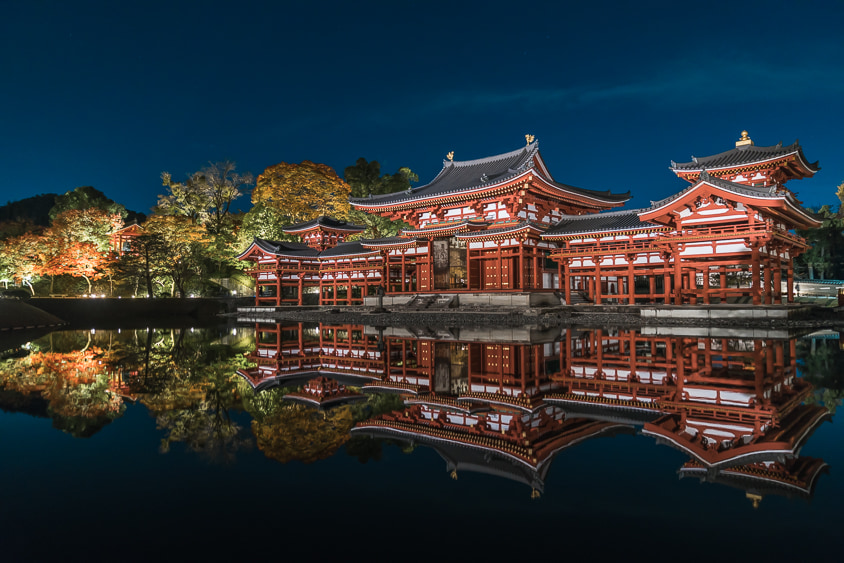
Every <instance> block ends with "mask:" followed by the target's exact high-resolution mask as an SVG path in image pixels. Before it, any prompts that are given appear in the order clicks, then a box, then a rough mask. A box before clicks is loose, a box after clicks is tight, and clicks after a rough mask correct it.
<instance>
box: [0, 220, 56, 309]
mask: <svg viewBox="0 0 844 563" xmlns="http://www.w3.org/2000/svg"><path fill="white" fill-rule="evenodd" d="M0 254H2V257H3V258H2V260H0V267H2V272H0V273H2V275H3V279H18V280H21V282H22V283H24V284H26V285H27V286H28V287H29V291H30V292H32V295H35V288H34V287H32V282H33V281H35V280H36V279H37V278H39V277H40V276H42V275H44V274H43V271H44V266H45V264H46V262H47V260H48V259H49V254H50V250H49V246H48V245H47V238H46V237H44V236H42V235H40V234H37V233H34V232H31V233H25V234H23V235H21V236H19V237H15V238H12V239H9V240H7V241H5V243H4V244H3V249H2V253H0Z"/></svg>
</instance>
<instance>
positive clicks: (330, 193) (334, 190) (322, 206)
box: [252, 160, 350, 223]
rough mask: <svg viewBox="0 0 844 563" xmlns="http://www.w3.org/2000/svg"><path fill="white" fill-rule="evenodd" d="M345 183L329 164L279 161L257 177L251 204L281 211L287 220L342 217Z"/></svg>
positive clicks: (344, 213)
mask: <svg viewBox="0 0 844 563" xmlns="http://www.w3.org/2000/svg"><path fill="white" fill-rule="evenodd" d="M349 191H350V188H349V185H348V184H347V183H346V182H344V181H343V180H341V179H340V178H339V177H338V176H337V174H336V173H335V172H334V170H333V169H332V168H331V167H330V166H326V165H325V164H318V163H315V162H311V161H309V160H305V161H304V162H302V163H301V164H288V163H286V162H282V163H280V164H276V165H274V166H270V167H269V168H267V169H266V170H264V173H263V174H261V175H260V176H258V181H257V183H256V185H255V189H254V190H253V191H252V203H253V204H255V205H257V204H259V203H261V204H264V205H265V206H268V207H272V208H273V209H275V210H277V211H279V212H281V214H282V215H283V216H284V217H285V218H286V219H287V221H286V222H288V223H295V222H299V221H307V220H310V219H315V218H316V217H319V216H320V215H328V216H331V217H334V218H335V219H346V218H347V217H348V214H349Z"/></svg>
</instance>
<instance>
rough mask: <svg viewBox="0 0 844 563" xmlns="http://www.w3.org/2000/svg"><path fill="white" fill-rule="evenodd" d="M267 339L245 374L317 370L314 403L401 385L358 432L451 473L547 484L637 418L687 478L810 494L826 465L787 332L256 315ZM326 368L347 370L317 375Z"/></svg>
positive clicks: (752, 491)
mask: <svg viewBox="0 0 844 563" xmlns="http://www.w3.org/2000/svg"><path fill="white" fill-rule="evenodd" d="M256 335H257V338H256V340H257V348H256V350H255V352H253V353H252V354H250V356H249V357H250V359H252V360H253V361H256V362H257V363H258V365H257V366H256V367H255V368H253V369H251V370H244V371H241V372H240V373H241V375H242V376H243V377H244V378H246V379H247V381H249V382H250V384H251V385H252V386H253V387H255V388H256V389H263V388H266V387H269V386H273V385H278V384H282V383H284V382H286V381H290V382H292V383H297V384H302V383H303V382H304V381H307V380H312V381H311V383H309V384H308V385H307V386H306V387H305V388H304V389H302V390H301V391H298V392H297V393H298V395H299V396H300V398H302V397H304V398H307V397H311V398H312V402H314V403H315V404H317V403H319V402H320V400H321V399H315V398H314V397H315V395H319V394H320V393H322V396H323V397H326V398H327V397H328V396H329V395H330V392H331V390H339V389H340V388H341V386H340V385H339V384H338V383H336V382H338V381H342V382H346V383H347V384H348V383H351V384H357V385H362V390H363V391H364V392H367V393H383V392H389V393H398V394H400V395H401V396H402V397H403V398H404V405H405V408H404V409H403V410H400V411H395V412H392V413H390V414H384V415H381V416H377V417H375V418H372V419H370V420H367V421H364V422H360V423H359V424H358V425H357V427H356V428H355V430H354V431H353V433H361V434H364V435H370V436H377V437H389V438H392V439H399V440H405V441H410V442H414V443H421V444H426V445H429V446H431V447H433V448H435V449H436V450H437V451H438V452H439V453H440V455H441V456H442V457H443V458H444V459H446V461H447V464H448V467H449V470H452V469H457V470H459V469H460V468H463V469H470V470H471V471H486V472H488V473H494V474H498V475H507V476H508V477H510V478H513V479H516V480H518V481H520V482H525V483H529V484H530V485H531V487H532V488H533V489H535V490H536V491H542V490H543V482H544V476H545V474H546V472H547V470H548V466H549V464H550V462H551V460H552V459H553V457H554V456H555V455H556V454H557V453H558V452H560V451H561V450H563V449H565V448H568V447H570V446H572V445H574V444H576V443H579V442H580V441H582V440H585V439H588V438H590V437H595V436H600V435H606V434H614V433H617V432H620V431H632V430H633V429H634V428H641V429H642V433H643V434H645V435H647V436H652V437H654V438H656V439H657V441H658V442H659V443H665V444H668V445H671V446H672V447H675V448H677V449H679V450H681V451H683V452H685V453H686V454H688V455H689V456H690V458H691V461H690V462H689V463H687V464H686V465H684V466H683V468H682V469H681V474H682V475H688V476H697V477H700V478H702V479H704V480H707V481H715V482H723V483H726V484H729V485H731V486H741V487H742V488H744V489H745V490H746V491H747V492H748V494H749V495H751V497H752V495H757V496H758V495H764V494H769V493H779V494H788V495H792V494H797V495H800V496H809V495H810V494H811V490H812V487H813V486H814V483H815V480H816V478H817V476H818V474H819V472H820V471H821V470H822V469H823V468H824V467H825V464H824V463H823V462H822V461H821V460H813V459H810V458H804V457H800V455H799V453H800V449H801V447H802V446H803V444H804V443H805V442H806V440H807V439H808V437H809V436H810V435H811V434H812V432H813V431H814V430H815V429H816V428H817V426H818V425H819V424H820V423H821V422H822V421H823V420H824V419H825V418H826V417H827V413H828V411H827V410H826V409H825V408H823V407H818V406H811V405H806V404H803V403H804V401H805V400H806V398H807V397H808V395H809V394H810V392H811V386H810V385H809V384H808V383H806V382H805V381H803V380H802V379H799V378H797V374H796V359H795V358H796V352H795V344H794V340H793V339H792V340H789V339H786V338H782V337H781V336H780V335H777V334H773V335H760V336H759V337H757V338H755V339H739V338H736V337H735V336H734V335H732V334H725V335H724V336H720V335H718V334H717V332H716V334H710V335H709V336H707V337H705V338H704V337H699V336H689V335H675V334H669V335H659V334H653V335H649V334H642V333H641V332H639V331H636V330H615V329H599V330H592V331H580V330H575V329H570V328H569V329H565V330H564V331H563V334H562V335H559V333H557V332H556V329H546V330H542V329H536V328H530V327H522V328H516V329H506V330H504V329H496V328H457V329H439V330H433V329H419V328H415V329H402V328H377V329H376V328H372V327H364V326H358V325H338V326H332V325H323V326H321V327H319V328H316V327H314V328H309V327H307V326H304V325H301V324H299V325H291V326H282V325H278V326H275V325H257V327H256ZM776 336H780V337H779V338H778V337H776ZM324 377H328V378H331V379H332V380H334V381H335V382H330V381H329V380H326V379H317V380H316V382H315V381H313V380H314V379H315V378H324ZM327 391H328V392H327ZM322 400H324V399H322ZM485 464H486V465H485ZM484 467H485V469H484ZM752 498H755V497H752ZM757 501H758V499H757Z"/></svg>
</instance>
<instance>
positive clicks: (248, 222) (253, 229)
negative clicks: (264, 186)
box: [235, 202, 299, 253]
mask: <svg viewBox="0 0 844 563" xmlns="http://www.w3.org/2000/svg"><path fill="white" fill-rule="evenodd" d="M287 220H288V217H287V216H286V215H285V213H284V211H281V210H279V209H276V208H275V207H271V206H269V205H265V204H264V203H263V202H258V203H256V204H255V205H253V206H252V209H250V210H249V211H248V212H247V213H246V214H244V215H243V219H242V221H241V224H240V229H239V230H238V232H237V242H236V243H235V248H237V249H239V250H238V253H240V252H242V251H243V249H244V248H246V247H247V246H249V245H250V244H251V243H252V241H253V240H254V239H256V238H262V239H265V240H299V238H298V237H293V236H291V235H288V234H286V233H285V232H284V231H283V230H282V227H284V226H285V223H286V222H287Z"/></svg>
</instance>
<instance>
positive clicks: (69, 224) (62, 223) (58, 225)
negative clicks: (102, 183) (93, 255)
mask: <svg viewBox="0 0 844 563" xmlns="http://www.w3.org/2000/svg"><path fill="white" fill-rule="evenodd" d="M122 227H123V218H122V217H121V216H120V214H118V213H109V212H107V211H103V210H102V209H97V208H96V207H90V208H88V209H72V210H70V211H65V212H63V213H60V214H59V215H57V216H56V218H55V219H53V224H52V226H51V227H50V235H51V236H52V237H54V238H56V239H61V242H62V243H64V244H67V245H70V244H73V243H79V242H87V243H91V244H93V245H94V246H95V247H96V249H97V250H98V251H99V252H102V253H106V252H108V251H109V249H110V236H111V234H112V233H113V232H114V231H116V230H118V229H120V228H122Z"/></svg>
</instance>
